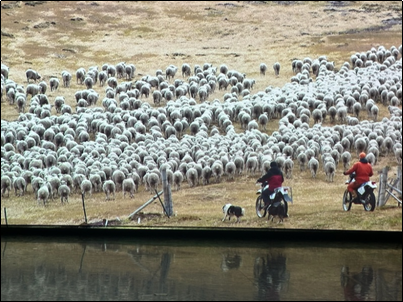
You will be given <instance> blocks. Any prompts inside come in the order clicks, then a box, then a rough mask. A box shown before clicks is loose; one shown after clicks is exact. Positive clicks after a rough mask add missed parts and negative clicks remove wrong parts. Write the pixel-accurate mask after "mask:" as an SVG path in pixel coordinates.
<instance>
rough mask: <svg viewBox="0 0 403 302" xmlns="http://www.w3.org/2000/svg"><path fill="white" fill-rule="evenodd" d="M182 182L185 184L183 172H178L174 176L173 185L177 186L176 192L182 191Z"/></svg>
mask: <svg viewBox="0 0 403 302" xmlns="http://www.w3.org/2000/svg"><path fill="white" fill-rule="evenodd" d="M182 182H183V174H182V172H180V171H178V170H176V171H175V172H174V174H173V184H174V186H175V189H176V191H179V190H180V188H181V184H182Z"/></svg>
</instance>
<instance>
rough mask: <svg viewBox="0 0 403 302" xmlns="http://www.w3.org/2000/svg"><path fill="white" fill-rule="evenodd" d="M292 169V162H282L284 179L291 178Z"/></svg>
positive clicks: (290, 160)
mask: <svg viewBox="0 0 403 302" xmlns="http://www.w3.org/2000/svg"><path fill="white" fill-rule="evenodd" d="M293 168H294V162H293V161H292V159H291V158H287V159H286V160H285V161H284V174H285V178H292V170H293Z"/></svg>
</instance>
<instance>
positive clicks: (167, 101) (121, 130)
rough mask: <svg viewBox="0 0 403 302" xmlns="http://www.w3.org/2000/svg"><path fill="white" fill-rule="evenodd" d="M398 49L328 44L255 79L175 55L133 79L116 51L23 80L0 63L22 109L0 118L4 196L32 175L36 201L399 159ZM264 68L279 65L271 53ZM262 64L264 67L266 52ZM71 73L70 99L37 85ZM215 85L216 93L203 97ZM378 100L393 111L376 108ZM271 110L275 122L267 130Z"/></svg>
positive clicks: (21, 189)
mask: <svg viewBox="0 0 403 302" xmlns="http://www.w3.org/2000/svg"><path fill="white" fill-rule="evenodd" d="M401 55H402V47H401V46H400V47H399V48H396V47H394V46H392V47H391V48H390V49H386V48H385V47H383V46H380V47H378V48H372V49H370V50H368V51H367V52H362V53H356V54H354V55H352V56H351V58H350V62H345V63H344V64H343V65H342V66H341V67H340V68H339V69H338V70H336V68H335V66H334V64H333V62H330V61H328V60H327V58H326V57H325V56H321V57H319V58H317V59H311V58H305V59H303V60H294V61H293V62H292V66H291V68H292V69H293V72H294V76H292V78H291V80H290V82H289V83H287V84H286V85H284V87H281V88H279V87H272V86H268V87H267V88H266V89H265V90H264V91H254V87H253V86H254V84H255V80H254V79H251V78H248V77H247V76H246V75H245V74H244V73H242V72H240V71H237V70H231V69H229V68H228V67H227V66H226V65H225V64H223V65H221V66H219V67H215V66H213V65H212V64H209V63H205V64H203V65H201V66H200V65H195V66H194V67H193V69H192V68H191V66H190V65H189V64H183V65H182V66H181V69H180V71H181V74H178V70H179V68H178V67H176V66H174V65H170V66H168V67H167V68H166V69H165V71H163V70H157V71H156V73H155V75H146V76H143V77H141V78H140V79H137V80H134V77H135V72H136V67H135V65H134V64H126V63H125V62H120V63H118V64H116V65H111V64H104V65H103V66H101V67H100V68H98V67H97V66H91V67H89V68H87V69H85V68H83V67H80V68H79V69H77V70H76V72H75V74H73V75H72V74H71V73H70V72H68V71H65V70H64V71H62V72H61V78H60V80H59V78H58V77H52V78H50V79H49V81H48V83H47V82H46V81H44V80H42V77H41V75H40V74H39V73H38V72H37V71H35V70H34V69H28V70H27V71H26V77H27V83H24V84H26V85H25V87H24V85H23V84H22V83H16V82H14V81H13V80H12V79H11V78H10V77H9V76H11V75H9V68H8V66H6V65H4V64H3V63H2V65H1V75H2V76H1V101H2V102H8V103H9V105H10V106H14V107H15V108H16V110H18V112H19V117H18V119H17V120H15V121H6V120H3V119H2V121H1V196H2V197H3V196H9V194H10V191H12V190H14V192H15V195H16V196H22V195H24V194H25V193H26V192H27V189H28V187H29V185H30V186H31V188H32V191H33V192H34V196H35V198H36V200H37V201H38V203H39V204H42V203H43V204H46V203H47V202H48V199H49V198H52V199H53V198H60V200H61V202H62V203H63V202H67V201H68V198H69V196H70V195H71V194H92V193H93V192H104V193H105V197H106V199H111V198H113V199H114V198H115V194H116V191H121V192H122V196H123V197H125V195H126V194H129V195H130V197H133V196H134V194H135V192H136V191H137V190H138V188H139V186H140V185H144V186H145V188H146V190H150V191H151V192H152V193H153V192H155V190H157V189H158V186H159V185H160V184H161V171H162V170H163V169H164V170H166V174H167V180H168V182H169V183H170V184H171V185H172V186H173V187H174V188H175V189H176V190H179V189H180V188H181V186H182V184H183V183H184V182H187V183H188V185H189V186H190V187H193V186H198V185H209V184H210V183H212V182H215V183H217V182H220V181H221V180H222V179H223V177H225V178H227V179H234V178H235V177H236V176H237V175H240V174H245V173H248V174H251V175H254V176H255V177H258V176H260V175H261V174H263V173H265V171H266V170H267V169H268V168H269V164H270V162H271V161H273V160H275V161H276V162H277V163H278V164H279V166H280V167H281V169H282V170H283V171H284V174H285V176H286V177H287V178H291V177H292V173H293V170H294V165H298V166H299V169H300V170H301V171H303V170H305V169H309V170H310V171H311V175H312V177H316V175H317V173H319V171H321V169H322V170H323V172H324V173H325V174H326V181H329V182H332V181H333V177H334V174H335V171H336V169H338V168H340V166H341V165H342V167H343V168H342V169H347V168H348V167H349V165H350V160H351V158H352V156H353V157H354V156H356V154H357V153H359V152H361V151H365V152H367V158H368V160H369V161H370V162H371V163H372V164H373V165H376V164H377V161H378V159H379V157H380V156H386V155H389V154H393V155H394V156H395V158H396V160H397V161H398V162H399V163H401V158H402V110H401V101H402V59H401ZM273 69H274V73H275V75H278V74H279V72H280V64H279V63H278V62H276V63H275V64H274V65H273ZM259 70H260V74H261V75H262V76H264V75H265V74H266V72H267V66H266V64H264V63H262V64H261V65H260V66H259ZM74 76H75V81H76V84H77V85H80V86H81V87H82V89H81V90H78V91H77V92H76V93H75V95H74V99H75V101H76V104H75V106H70V105H69V104H68V102H66V100H65V98H64V97H63V96H56V97H54V98H53V99H52V98H50V97H48V96H47V95H46V92H47V91H48V90H47V89H48V85H49V89H50V91H53V92H56V93H57V92H58V91H61V90H63V89H64V88H65V87H70V85H71V84H72V79H73V78H74ZM59 81H60V82H61V83H60V82H59ZM101 87H102V88H101ZM94 88H98V89H99V90H102V89H103V91H104V92H103V93H102V95H100V94H99V93H98V92H97V91H96V90H95V89H94ZM217 91H219V92H222V94H223V96H222V99H213V98H212V93H213V92H217ZM72 99H73V97H72ZM381 106H383V107H385V108H387V110H388V111H389V113H390V116H389V117H388V118H386V117H385V118H383V119H382V120H379V118H378V113H379V108H380V107H381ZM53 107H54V110H53V111H52V108H53ZM272 120H276V121H278V130H276V131H274V132H273V133H272V134H271V135H269V134H267V130H266V126H267V124H268V123H269V121H272ZM324 121H328V122H330V123H331V124H333V125H334V126H323V125H322V123H323V122H324ZM310 123H311V124H312V123H313V126H310ZM239 127H240V128H241V130H239ZM340 162H341V163H340Z"/></svg>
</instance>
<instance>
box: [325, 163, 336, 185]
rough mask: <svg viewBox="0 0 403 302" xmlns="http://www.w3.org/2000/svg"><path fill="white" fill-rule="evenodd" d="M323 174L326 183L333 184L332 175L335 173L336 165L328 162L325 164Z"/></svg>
mask: <svg viewBox="0 0 403 302" xmlns="http://www.w3.org/2000/svg"><path fill="white" fill-rule="evenodd" d="M324 168H325V173H326V181H328V182H333V179H334V174H335V172H336V165H335V164H334V162H332V161H328V162H326V163H325V166H324Z"/></svg>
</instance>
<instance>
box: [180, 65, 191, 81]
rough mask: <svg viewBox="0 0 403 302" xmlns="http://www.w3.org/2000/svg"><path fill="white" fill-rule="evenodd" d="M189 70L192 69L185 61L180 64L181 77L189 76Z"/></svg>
mask: <svg viewBox="0 0 403 302" xmlns="http://www.w3.org/2000/svg"><path fill="white" fill-rule="evenodd" d="M191 72H192V71H191V68H190V65H189V64H187V63H183V64H182V77H183V78H184V77H190V74H191Z"/></svg>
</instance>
